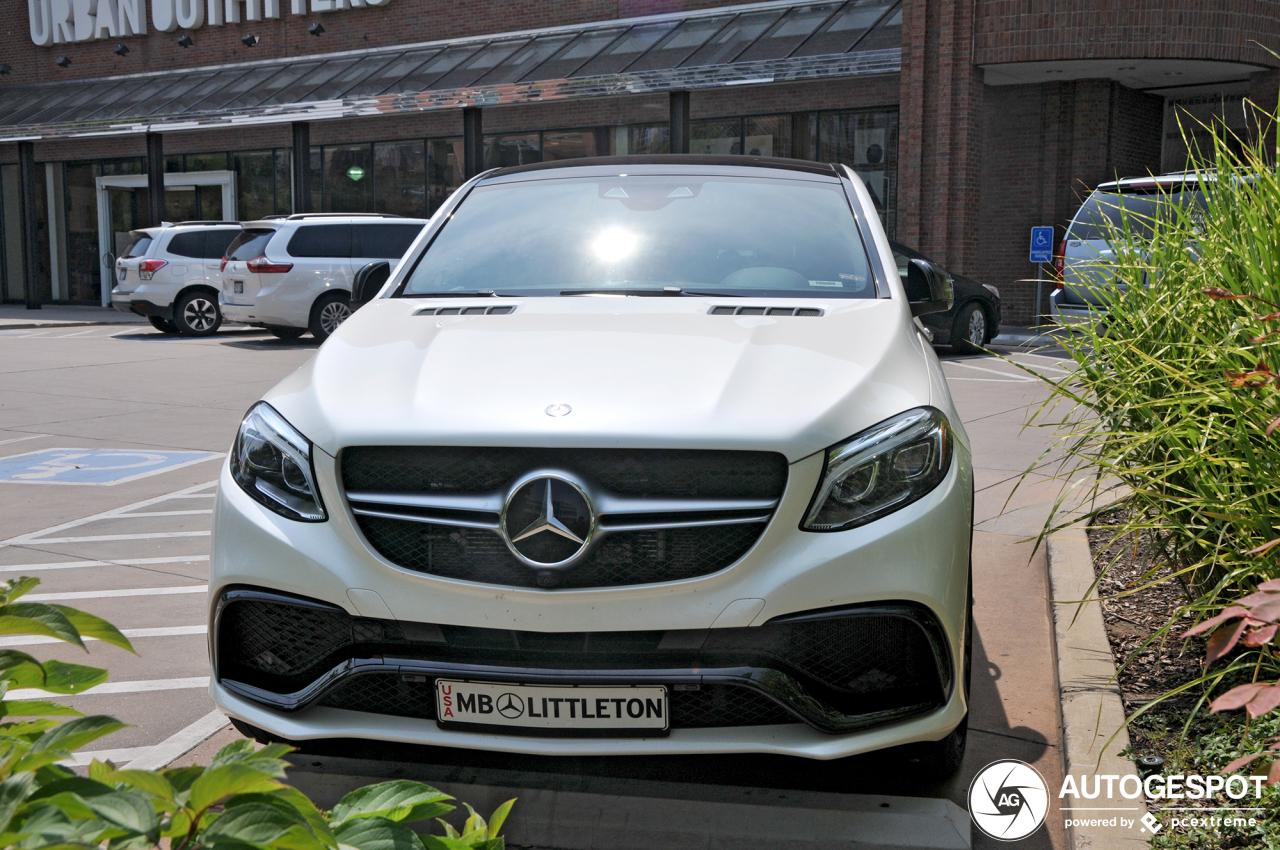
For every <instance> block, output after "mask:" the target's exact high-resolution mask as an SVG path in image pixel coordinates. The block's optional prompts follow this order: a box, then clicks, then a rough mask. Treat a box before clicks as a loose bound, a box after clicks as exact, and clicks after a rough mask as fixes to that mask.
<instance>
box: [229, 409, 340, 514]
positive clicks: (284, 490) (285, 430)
mask: <svg viewBox="0 0 1280 850" xmlns="http://www.w3.org/2000/svg"><path fill="white" fill-rule="evenodd" d="M231 477H232V478H234V479H235V480H236V483H237V484H239V485H240V486H241V487H242V488H244V491H245V492H246V493H248V494H249V495H250V496H252V497H253V498H254V499H257V500H258V501H259V502H261V503H262V504H263V505H265V506H266V507H268V508H270V509H271V510H273V511H275V512H276V513H278V514H280V515H281V516H283V517H288V518H289V519H296V520H302V521H304V522H324V521H325V519H327V517H326V516H325V513H324V505H323V504H321V502H320V491H319V490H317V489H316V480H315V475H314V474H313V473H312V471H311V441H310V440H308V439H307V438H306V437H304V436H302V435H301V434H299V433H298V431H297V429H296V428H294V427H293V426H292V425H290V424H289V423H288V422H286V421H285V420H284V417H283V416H281V415H280V414H279V413H276V411H275V408H273V407H272V406H271V405H269V404H267V403H266V402H259V403H258V404H255V405H254V406H253V407H252V408H251V409H250V410H249V412H248V413H247V414H245V417H244V421H243V422H241V423H240V432H239V433H238V434H236V444H235V447H234V448H233V449H232V451H231Z"/></svg>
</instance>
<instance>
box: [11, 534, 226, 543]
mask: <svg viewBox="0 0 1280 850" xmlns="http://www.w3.org/2000/svg"><path fill="white" fill-rule="evenodd" d="M208 536H209V532H207V531H160V532H156V533H155V534H92V535H89V536H87V537H37V538H35V539H33V540H24V541H22V542H23V543H110V542H111V541H113V540H160V539H163V538H166V537H208ZM0 545H4V544H0ZM9 545H14V544H9Z"/></svg>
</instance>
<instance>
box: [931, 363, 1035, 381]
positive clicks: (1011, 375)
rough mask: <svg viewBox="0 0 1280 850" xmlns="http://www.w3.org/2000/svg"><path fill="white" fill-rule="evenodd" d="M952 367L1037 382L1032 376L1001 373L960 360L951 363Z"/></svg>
mask: <svg viewBox="0 0 1280 850" xmlns="http://www.w3.org/2000/svg"><path fill="white" fill-rule="evenodd" d="M950 365H952V366H960V367H963V368H965V369H976V370H978V371H979V372H990V373H991V374H992V375H1000V376H1002V377H1004V378H1009V379H1011V380H1016V381H1024V382H1030V381H1034V380H1035V378H1032V377H1031V376H1030V375H1024V374H1018V373H1016V372H1001V371H1000V370H998V369H988V368H987V367H985V366H974V365H973V364H972V363H962V362H960V361H958V360H952V361H950Z"/></svg>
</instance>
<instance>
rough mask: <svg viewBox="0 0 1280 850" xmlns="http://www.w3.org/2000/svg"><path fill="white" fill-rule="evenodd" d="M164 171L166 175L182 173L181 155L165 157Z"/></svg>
mask: <svg viewBox="0 0 1280 850" xmlns="http://www.w3.org/2000/svg"><path fill="white" fill-rule="evenodd" d="M164 170H165V173H166V174H178V173H181V172H182V171H183V167H182V154H175V155H174V156H166V157H165V158H164Z"/></svg>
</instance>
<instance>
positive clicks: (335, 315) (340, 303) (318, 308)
mask: <svg viewBox="0 0 1280 850" xmlns="http://www.w3.org/2000/svg"><path fill="white" fill-rule="evenodd" d="M349 318H351V296H350V295H348V294H347V293H345V292H330V293H327V294H325V295H322V296H320V297H319V298H317V299H316V303H315V304H313V305H312V307H311V322H310V324H309V325H308V327H309V329H310V331H311V335H312V336H313V337H315V338H316V339H317V340H319V341H320V342H324V341H325V340H326V339H328V338H329V335H330V334H332V333H333V332H334V331H336V330H337V329H338V325H340V324H342V323H343V322H345V321H346V320H347V319H349Z"/></svg>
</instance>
